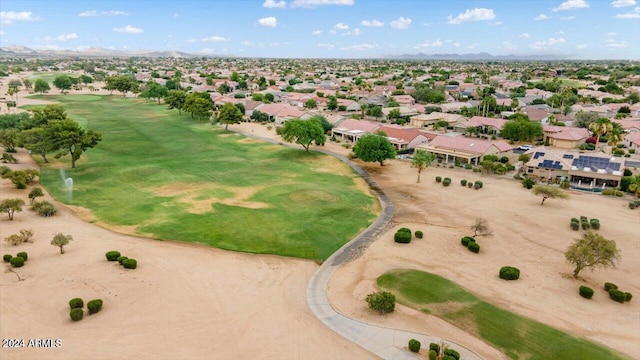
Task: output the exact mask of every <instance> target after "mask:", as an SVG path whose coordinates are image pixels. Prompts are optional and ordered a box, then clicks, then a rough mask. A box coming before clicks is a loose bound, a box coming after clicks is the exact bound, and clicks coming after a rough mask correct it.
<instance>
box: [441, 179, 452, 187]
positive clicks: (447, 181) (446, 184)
mask: <svg viewBox="0 0 640 360" xmlns="http://www.w3.org/2000/svg"><path fill="white" fill-rule="evenodd" d="M442 185H443V186H449V185H451V179H450V178H448V177H447V178H444V180H442Z"/></svg>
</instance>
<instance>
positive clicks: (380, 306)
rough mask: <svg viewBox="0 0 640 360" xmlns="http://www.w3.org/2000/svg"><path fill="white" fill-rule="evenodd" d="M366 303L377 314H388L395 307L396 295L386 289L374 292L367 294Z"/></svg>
mask: <svg viewBox="0 0 640 360" xmlns="http://www.w3.org/2000/svg"><path fill="white" fill-rule="evenodd" d="M367 304H369V308H370V309H372V310H375V311H377V312H378V313H379V314H388V313H390V312H393V310H395V308H396V297H395V295H393V294H392V293H390V292H387V291H379V292H374V293H371V294H369V295H367Z"/></svg>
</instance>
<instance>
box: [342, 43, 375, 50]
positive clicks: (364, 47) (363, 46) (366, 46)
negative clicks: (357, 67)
mask: <svg viewBox="0 0 640 360" xmlns="http://www.w3.org/2000/svg"><path fill="white" fill-rule="evenodd" d="M377 47H378V45H376V44H356V45H351V46H345V47H341V48H340V50H342V51H366V50H371V49H375V48H377Z"/></svg>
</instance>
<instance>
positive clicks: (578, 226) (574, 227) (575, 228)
mask: <svg viewBox="0 0 640 360" xmlns="http://www.w3.org/2000/svg"><path fill="white" fill-rule="evenodd" d="M571 229H572V230H574V231H578V230H580V224H578V223H577V222H573V221H572V222H571Z"/></svg>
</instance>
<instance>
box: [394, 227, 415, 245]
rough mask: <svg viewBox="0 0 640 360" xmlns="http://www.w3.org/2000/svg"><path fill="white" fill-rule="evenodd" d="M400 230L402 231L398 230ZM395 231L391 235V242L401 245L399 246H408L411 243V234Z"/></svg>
mask: <svg viewBox="0 0 640 360" xmlns="http://www.w3.org/2000/svg"><path fill="white" fill-rule="evenodd" d="M400 230H402V229H400ZM400 230H398V231H396V233H395V234H394V235H393V240H394V241H395V242H397V243H401V244H408V243H410V242H411V232H407V231H400Z"/></svg>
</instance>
